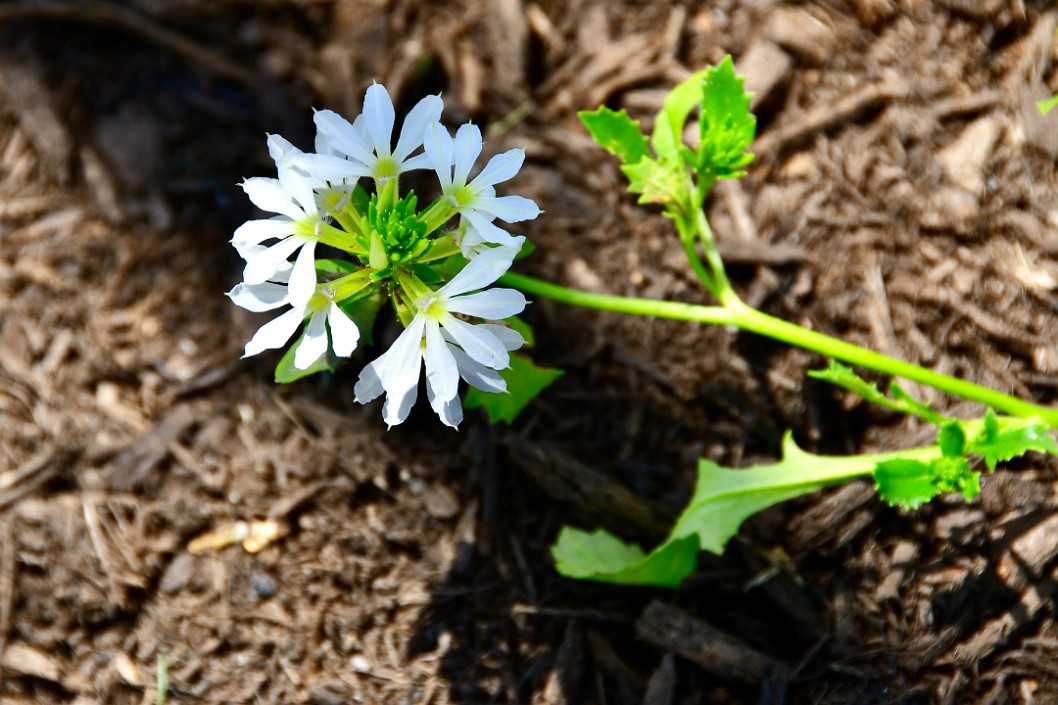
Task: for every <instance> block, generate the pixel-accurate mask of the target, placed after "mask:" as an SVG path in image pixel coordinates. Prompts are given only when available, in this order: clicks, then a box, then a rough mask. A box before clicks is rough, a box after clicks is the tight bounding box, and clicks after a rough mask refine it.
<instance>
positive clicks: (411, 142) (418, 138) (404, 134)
mask: <svg viewBox="0 0 1058 705" xmlns="http://www.w3.org/2000/svg"><path fill="white" fill-rule="evenodd" d="M443 109H444V101H442V100H441V97H440V96H436V95H428V96H426V97H425V98H423V99H422V100H420V101H419V102H418V103H416V104H415V107H414V108H412V109H411V111H410V112H408V116H407V117H406V118H404V126H403V127H401V129H400V138H399V139H398V140H397V146H396V148H395V149H394V150H393V158H394V159H395V160H396V161H398V162H403V161H404V160H405V159H407V157H408V155H409V154H411V153H412V151H414V150H415V149H417V148H418V147H419V146H420V145H422V139H423V133H424V132H425V131H426V126H427V125H428V124H430V123H431V122H436V121H437V120H439V119H440V117H441V110H443Z"/></svg>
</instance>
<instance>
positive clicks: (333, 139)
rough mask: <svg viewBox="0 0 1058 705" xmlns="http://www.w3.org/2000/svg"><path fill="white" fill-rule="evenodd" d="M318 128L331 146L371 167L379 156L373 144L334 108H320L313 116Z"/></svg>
mask: <svg viewBox="0 0 1058 705" xmlns="http://www.w3.org/2000/svg"><path fill="white" fill-rule="evenodd" d="M312 121H313V122H315V123H316V129H317V130H319V131H320V132H322V133H323V134H324V135H325V136H326V138H327V142H328V143H329V144H330V146H331V148H332V149H334V150H337V151H338V152H341V153H342V154H345V155H347V156H350V157H352V158H353V159H356V160H358V161H360V162H363V163H364V165H366V166H368V167H370V166H372V165H373V164H374V163H375V162H376V161H377V157H375V155H374V154H372V152H371V145H370V144H368V143H367V142H365V141H364V138H363V136H362V135H361V134H360V131H359V130H357V129H356V128H355V127H354V126H353V125H351V124H350V123H349V121H348V120H346V119H345V118H343V117H342V116H341V115H339V114H338V113H336V112H334V111H333V110H320V111H318V112H317V113H316V114H315V115H313V116H312Z"/></svg>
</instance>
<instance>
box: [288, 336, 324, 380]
mask: <svg viewBox="0 0 1058 705" xmlns="http://www.w3.org/2000/svg"><path fill="white" fill-rule="evenodd" d="M304 338H305V334H304V333H302V334H301V335H299V336H298V340H297V342H296V343H294V344H293V345H291V346H290V347H289V348H287V351H286V352H285V353H283V357H282V358H280V360H279V364H278V365H276V372H275V381H276V383H277V384H290V383H291V382H296V381H297V380H299V379H301V378H302V377H308V376H309V375H314V374H316V373H317V372H334V368H335V365H336V364H337V361H336V360H335V358H334V355H332V354H331V351H330V350H327V352H326V353H324V354H323V356H322V357H320V359H319V360H316V362H314V363H312V364H311V365H309V366H308V367H307V368H306V369H304V370H299V369H298V368H297V367H294V353H295V351H296V350H297V348H298V346H299V345H301V341H302V340H304Z"/></svg>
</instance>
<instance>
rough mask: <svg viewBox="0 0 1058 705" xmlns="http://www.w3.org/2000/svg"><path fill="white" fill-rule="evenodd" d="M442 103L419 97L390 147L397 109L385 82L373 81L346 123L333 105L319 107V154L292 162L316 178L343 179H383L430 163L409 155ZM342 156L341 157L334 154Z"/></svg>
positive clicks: (303, 156) (435, 98)
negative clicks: (359, 108)
mask: <svg viewBox="0 0 1058 705" xmlns="http://www.w3.org/2000/svg"><path fill="white" fill-rule="evenodd" d="M443 107H444V103H443V102H442V101H441V98H440V96H435V95H431V96H426V97H425V98H423V99H422V100H420V101H419V102H418V103H417V104H416V105H415V107H414V108H412V109H411V112H409V113H408V117H407V118H406V119H405V120H404V126H403V127H402V128H401V131H400V137H399V138H398V139H397V146H396V147H391V140H392V139H393V123H394V121H395V120H396V113H395V111H394V109H393V100H392V99H391V98H390V97H389V93H388V92H387V91H386V88H385V86H383V85H381V84H379V83H375V84H373V85H372V86H371V87H370V88H368V89H367V93H365V94H364V110H363V112H362V113H361V114H360V116H359V117H357V118H356V120H355V121H354V122H353V123H352V124H350V123H349V121H348V120H346V119H345V118H343V117H342V116H341V115H339V114H338V113H336V112H334V111H332V110H320V111H319V112H317V113H316V114H315V115H314V116H313V121H314V122H315V123H316V129H317V130H318V131H319V137H317V146H324V147H325V151H324V150H318V151H321V152H322V153H320V154H305V155H301V156H300V157H298V158H297V160H296V164H297V165H298V166H299V167H301V168H303V169H305V170H306V171H308V172H309V173H311V174H313V175H314V176H315V177H317V178H321V179H325V180H327V181H342V180H345V179H358V178H360V177H361V176H370V177H371V178H373V179H375V180H376V181H379V182H383V181H386V180H387V179H390V178H393V177H399V176H400V175H401V174H403V173H405V172H408V171H412V170H413V169H423V168H426V167H428V166H429V165H430V162H429V158H428V157H427V156H426V155H425V154H419V155H417V156H414V157H412V156H410V155H411V153H412V152H413V151H415V150H416V149H418V148H419V147H420V146H422V137H423V132H424V131H425V129H426V126H427V125H428V124H429V123H430V122H432V121H435V120H437V119H438V118H440V117H441V110H442V108H443ZM335 153H337V154H339V155H344V156H345V157H348V159H343V158H342V157H341V156H336V154H335Z"/></svg>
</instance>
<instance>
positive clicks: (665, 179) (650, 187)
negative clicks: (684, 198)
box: [621, 157, 687, 204]
mask: <svg viewBox="0 0 1058 705" xmlns="http://www.w3.org/2000/svg"><path fill="white" fill-rule="evenodd" d="M621 171H623V172H624V174H625V176H627V177H628V190H629V191H631V192H632V193H638V194H640V196H639V202H640V203H660V204H670V203H671V204H675V203H679V202H680V196H681V194H683V193H684V192H685V191H686V190H687V187H686V182H687V178H686V176H685V174H684V172H683V167H682V166H678V165H672V164H666V163H663V162H656V161H654V160H653V159H651V158H650V157H644V158H642V159H640V160H639V161H638V162H636V163H635V164H624V165H622V166H621Z"/></svg>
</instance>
